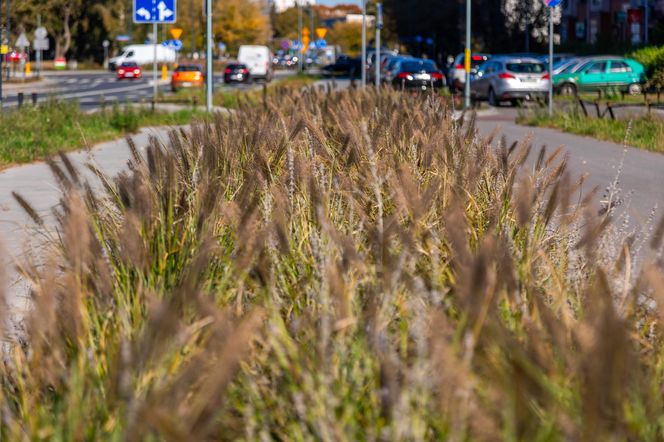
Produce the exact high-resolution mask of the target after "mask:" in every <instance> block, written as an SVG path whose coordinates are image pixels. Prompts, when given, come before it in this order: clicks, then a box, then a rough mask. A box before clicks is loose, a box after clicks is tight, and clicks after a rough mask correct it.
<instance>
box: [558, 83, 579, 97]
mask: <svg viewBox="0 0 664 442" xmlns="http://www.w3.org/2000/svg"><path fill="white" fill-rule="evenodd" d="M560 94H561V95H576V86H575V85H573V84H572V83H565V84H563V85H562V86H560Z"/></svg>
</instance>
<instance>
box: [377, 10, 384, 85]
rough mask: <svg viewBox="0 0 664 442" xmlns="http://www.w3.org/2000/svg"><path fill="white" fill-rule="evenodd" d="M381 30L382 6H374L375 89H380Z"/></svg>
mask: <svg viewBox="0 0 664 442" xmlns="http://www.w3.org/2000/svg"><path fill="white" fill-rule="evenodd" d="M382 29H383V4H382V3H378V4H376V87H377V88H379V87H380V32H381V30H382Z"/></svg>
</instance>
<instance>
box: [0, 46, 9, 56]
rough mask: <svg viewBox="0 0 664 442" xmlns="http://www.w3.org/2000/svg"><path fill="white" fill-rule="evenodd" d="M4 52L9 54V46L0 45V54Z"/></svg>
mask: <svg viewBox="0 0 664 442" xmlns="http://www.w3.org/2000/svg"><path fill="white" fill-rule="evenodd" d="M6 54H9V46H7V45H0V55H6Z"/></svg>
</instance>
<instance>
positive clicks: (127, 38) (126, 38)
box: [115, 35, 131, 41]
mask: <svg viewBox="0 0 664 442" xmlns="http://www.w3.org/2000/svg"><path fill="white" fill-rule="evenodd" d="M115 39H116V40H117V41H131V36H129V35H118V36H117V37H115Z"/></svg>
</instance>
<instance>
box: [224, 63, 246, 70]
mask: <svg viewBox="0 0 664 442" xmlns="http://www.w3.org/2000/svg"><path fill="white" fill-rule="evenodd" d="M228 69H247V66H245V65H243V64H229V65H228Z"/></svg>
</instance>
